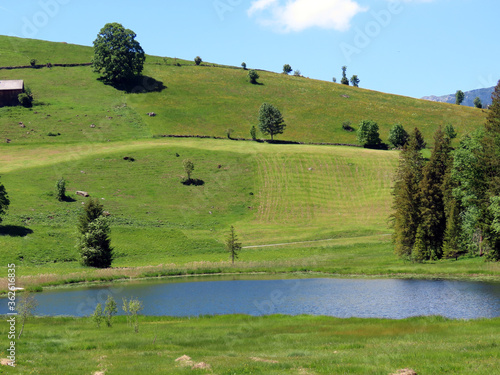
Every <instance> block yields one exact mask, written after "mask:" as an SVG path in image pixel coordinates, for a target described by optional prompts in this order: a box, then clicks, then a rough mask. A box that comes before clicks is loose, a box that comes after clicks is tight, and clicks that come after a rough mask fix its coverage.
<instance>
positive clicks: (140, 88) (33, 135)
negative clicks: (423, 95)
mask: <svg viewBox="0 0 500 375" xmlns="http://www.w3.org/2000/svg"><path fill="white" fill-rule="evenodd" d="M29 58H36V59H37V60H38V61H39V62H40V63H44V64H45V63H46V60H47V61H49V60H50V62H51V63H79V62H90V61H91V58H92V48H91V47H84V46H76V45H69V44H63V43H50V42H42V41H36V40H26V39H17V38H11V37H0V66H6V65H7V66H8V65H29ZM174 62H178V63H180V64H181V66H175V65H174ZM247 73H248V71H246V70H243V69H241V68H235V67H227V66H220V65H216V64H212V63H203V64H202V65H201V66H194V62H193V61H185V60H180V59H179V60H175V59H173V58H161V57H155V56H148V57H147V59H146V64H145V67H144V71H143V75H144V76H143V77H141V78H139V79H138V80H137V81H136V82H133V83H131V84H129V85H127V86H126V87H123V86H122V87H112V86H109V85H105V84H104V83H103V82H101V81H99V80H98V75H97V74H95V73H93V72H92V69H91V67H89V66H86V67H71V68H63V67H53V68H40V69H14V70H0V79H23V80H24V81H25V84H26V85H28V86H30V87H31V89H32V91H33V94H34V96H35V102H34V107H33V108H32V109H25V108H0V139H10V140H11V144H28V145H32V144H34V143H38V144H40V143H45V144H54V143H88V142H93V143H95V142H107V141H108V140H109V141H111V142H113V141H120V140H132V139H140V138H145V137H146V138H147V137H151V136H152V135H164V134H184V135H185V134H188V135H208V136H219V137H221V136H222V137H224V136H225V135H226V130H227V129H233V130H234V133H233V136H234V137H244V138H250V134H249V131H250V127H251V126H252V125H256V124H257V114H258V109H259V107H260V105H261V104H262V103H263V102H266V101H267V102H270V103H272V104H274V105H275V106H277V107H278V108H279V109H280V110H281V112H282V113H283V115H284V118H285V121H286V123H287V125H288V126H287V129H286V131H285V134H283V135H280V136H279V137H278V139H281V140H287V141H299V142H330V143H351V144H355V143H356V134H355V132H346V131H344V130H342V128H341V125H342V122H343V121H346V120H349V121H351V122H352V125H353V126H354V128H357V124H358V123H359V122H360V121H361V120H365V119H369V120H374V121H377V122H378V123H379V126H380V135H381V138H382V140H383V141H387V137H388V133H389V129H390V128H391V127H392V126H393V125H394V124H395V123H401V124H403V125H404V126H405V127H406V129H407V130H411V129H413V128H414V127H419V128H420V129H421V131H422V133H423V134H424V136H425V138H426V139H427V140H428V142H429V144H431V143H432V134H433V132H434V130H435V129H436V127H438V126H440V125H441V126H444V125H446V124H452V125H453V126H454V127H455V129H456V130H457V131H458V132H459V134H465V133H466V132H469V131H471V130H473V129H475V128H477V127H478V126H480V125H482V124H483V123H484V119H485V112H484V111H482V110H479V109H476V108H469V107H463V106H456V105H450V104H442V103H435V102H429V101H423V100H418V99H412V98H408V97H402V96H396V95H390V94H384V93H380V92H376V91H371V90H367V89H363V88H356V87H347V86H344V85H341V84H334V83H333V82H324V81H318V80H313V79H308V78H305V77H295V76H287V75H284V74H277V73H271V72H265V71H259V74H260V76H261V78H260V79H259V82H260V84H258V85H252V84H250V83H249V82H248V80H247V77H246V75H247ZM149 112H155V113H156V114H157V116H155V117H149V116H147V113H149ZM19 122H23V124H25V125H26V128H21V127H20V126H19ZM92 124H94V125H95V128H91V127H90V126H91V125H92ZM28 132H29V133H28ZM49 133H52V134H60V135H57V136H48V134H49Z"/></svg>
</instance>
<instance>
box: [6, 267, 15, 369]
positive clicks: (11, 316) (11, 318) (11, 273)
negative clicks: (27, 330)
mask: <svg viewBox="0 0 500 375" xmlns="http://www.w3.org/2000/svg"><path fill="white" fill-rule="evenodd" d="M7 273H8V274H7V278H8V289H9V293H8V297H7V300H8V302H7V303H8V307H9V312H8V313H7V322H8V323H9V330H8V331H7V338H8V340H9V341H8V342H9V344H8V345H9V348H8V350H7V354H8V355H7V359H8V361H9V362H8V365H9V366H11V367H15V365H16V316H17V312H15V311H16V290H17V288H16V265H15V264H9V265H7Z"/></svg>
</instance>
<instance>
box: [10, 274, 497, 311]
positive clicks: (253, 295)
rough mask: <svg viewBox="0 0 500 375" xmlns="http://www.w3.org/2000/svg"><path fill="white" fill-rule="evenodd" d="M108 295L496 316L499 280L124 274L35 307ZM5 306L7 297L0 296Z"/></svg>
mask: <svg viewBox="0 0 500 375" xmlns="http://www.w3.org/2000/svg"><path fill="white" fill-rule="evenodd" d="M108 295H112V296H113V297H114V299H115V300H116V301H117V304H118V306H119V310H120V312H121V304H122V302H121V301H122V298H123V297H126V298H130V297H137V298H139V299H140V300H141V301H142V302H143V304H144V307H145V308H144V310H143V314H144V315H167V316H199V315H220V314H249V315H256V316H258V315H269V314H288V315H299V314H310V315H328V316H335V317H341V318H347V317H360V318H390V319H402V318H406V317H411V316H418V315H441V316H444V317H448V318H454V319H476V318H493V317H498V316H500V283H486V282H464V281H439V280H438V281H435V280H397V279H396V280H394V279H381V280H374V279H367V280H363V279H328V278H321V279H319V278H318V279H280V280H239V279H227V278H222V277H221V278H211V279H210V280H208V281H207V279H203V281H200V279H197V280H189V281H188V280H186V279H180V280H168V281H165V280H164V281H162V282H157V281H156V282H151V281H148V282H132V283H123V284H114V285H110V286H99V287H91V288H74V289H59V290H52V291H50V290H49V291H44V292H43V293H38V294H36V295H35V296H36V299H37V300H38V303H39V306H38V308H37V310H36V313H37V315H70V316H85V315H90V314H91V313H92V312H93V310H94V308H95V306H96V305H97V303H98V302H101V303H102V304H103V305H104V302H105V301H106V298H107V296H108ZM0 306H1V307H0V314H6V313H7V312H8V311H7V300H6V299H2V300H1V301H0Z"/></svg>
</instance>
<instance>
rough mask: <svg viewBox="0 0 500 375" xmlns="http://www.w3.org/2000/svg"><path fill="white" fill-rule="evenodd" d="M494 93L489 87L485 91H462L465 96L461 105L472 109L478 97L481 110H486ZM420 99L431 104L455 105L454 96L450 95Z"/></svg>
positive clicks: (493, 88)
mask: <svg viewBox="0 0 500 375" xmlns="http://www.w3.org/2000/svg"><path fill="white" fill-rule="evenodd" d="M493 91H495V87H489V88H486V89H477V90H471V91H464V94H465V99H464V101H463V102H462V105H465V106H468V107H474V99H476V98H477V97H479V99H481V102H482V103H483V108H486V107H487V106H489V105H491V103H492V101H491V94H492V93H493ZM422 99H424V100H430V101H433V102H441V103H451V104H455V94H450V95H443V96H434V95H431V96H424V97H423V98H422Z"/></svg>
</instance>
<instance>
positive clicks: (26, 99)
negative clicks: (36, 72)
mask: <svg viewBox="0 0 500 375" xmlns="http://www.w3.org/2000/svg"><path fill="white" fill-rule="evenodd" d="M33 99H34V98H33V93H32V92H31V89H30V88H29V86H25V88H24V92H23V93H22V94H19V95H18V96H17V100H19V103H20V104H21V105H22V106H23V107H26V108H30V107H31V106H32V105H33Z"/></svg>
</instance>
